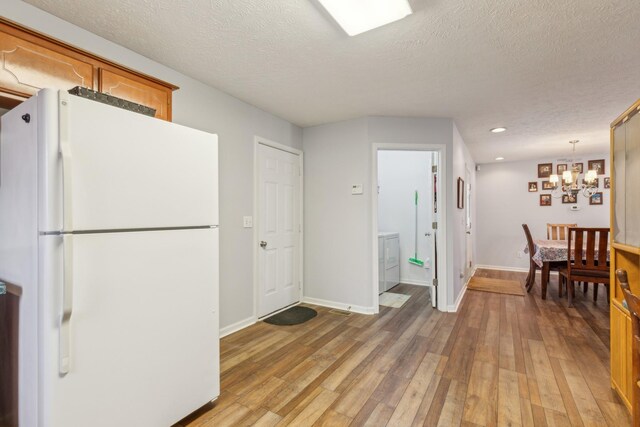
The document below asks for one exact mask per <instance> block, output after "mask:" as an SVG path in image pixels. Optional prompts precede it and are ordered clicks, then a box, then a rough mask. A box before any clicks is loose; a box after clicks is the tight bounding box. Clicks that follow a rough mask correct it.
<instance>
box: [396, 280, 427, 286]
mask: <svg viewBox="0 0 640 427" xmlns="http://www.w3.org/2000/svg"><path fill="white" fill-rule="evenodd" d="M400 283H404V284H405V285H415V286H433V285H430V284H429V283H428V282H422V281H420V280H408V279H400Z"/></svg>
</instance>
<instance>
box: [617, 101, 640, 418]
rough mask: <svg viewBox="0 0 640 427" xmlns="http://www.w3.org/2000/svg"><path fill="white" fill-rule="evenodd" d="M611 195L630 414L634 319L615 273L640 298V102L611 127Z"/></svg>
mask: <svg viewBox="0 0 640 427" xmlns="http://www.w3.org/2000/svg"><path fill="white" fill-rule="evenodd" d="M611 193H612V200H611V283H612V285H611V385H612V387H613V388H614V389H615V390H616V391H617V392H618V394H619V395H620V397H621V399H622V401H623V402H624V403H625V405H627V407H628V408H629V410H631V407H632V402H633V401H634V399H633V393H637V392H639V391H640V390H637V389H638V386H637V385H636V383H635V381H634V380H633V376H632V353H631V339H632V334H631V316H630V314H629V310H627V308H626V307H625V305H624V295H623V293H622V290H621V289H620V285H619V283H618V282H617V279H616V277H615V274H614V272H615V270H616V269H618V268H624V269H625V270H626V271H627V274H628V276H629V284H630V286H631V290H632V292H633V293H634V294H638V295H640V100H638V101H637V102H636V103H635V104H634V105H633V106H631V107H630V108H629V109H628V110H627V111H625V112H624V113H623V114H622V115H621V116H620V117H618V119H616V120H615V121H614V122H613V123H612V124H611ZM636 422H640V421H636Z"/></svg>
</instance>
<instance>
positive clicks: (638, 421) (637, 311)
mask: <svg viewBox="0 0 640 427" xmlns="http://www.w3.org/2000/svg"><path fill="white" fill-rule="evenodd" d="M616 277H617V278H618V283H620V288H621V289H622V293H623V294H624V299H625V301H627V306H628V307H629V312H630V313H631V330H632V333H633V339H632V340H631V352H632V354H633V358H632V362H631V366H632V373H631V380H632V382H633V391H632V401H633V405H632V407H633V425H634V426H637V425H640V318H639V316H640V298H638V297H637V296H636V295H635V294H634V293H632V292H631V287H630V286H629V279H628V278H627V272H626V271H625V270H623V269H622V268H619V269H617V270H616Z"/></svg>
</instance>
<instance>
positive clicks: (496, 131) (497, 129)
mask: <svg viewBox="0 0 640 427" xmlns="http://www.w3.org/2000/svg"><path fill="white" fill-rule="evenodd" d="M489 130H490V131H491V132H493V133H500V132H504V131H505V130H507V128H503V127H499V128H493V129H489Z"/></svg>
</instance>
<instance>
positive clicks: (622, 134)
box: [612, 123, 626, 243]
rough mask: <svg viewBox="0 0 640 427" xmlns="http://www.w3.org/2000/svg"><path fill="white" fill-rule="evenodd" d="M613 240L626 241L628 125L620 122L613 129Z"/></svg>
mask: <svg viewBox="0 0 640 427" xmlns="http://www.w3.org/2000/svg"><path fill="white" fill-rule="evenodd" d="M612 154H613V172H614V173H613V185H614V191H615V193H614V195H613V196H614V200H613V203H614V208H613V215H614V217H613V240H614V241H615V242H618V243H625V242H626V239H625V230H626V228H625V213H626V209H625V172H624V166H625V156H626V126H625V124H624V123H623V124H620V125H618V126H617V127H615V128H614V130H613V153H612Z"/></svg>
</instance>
